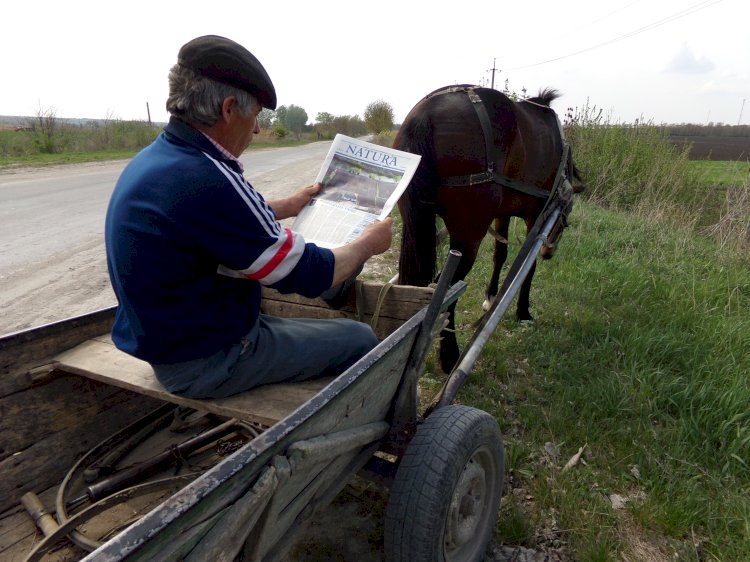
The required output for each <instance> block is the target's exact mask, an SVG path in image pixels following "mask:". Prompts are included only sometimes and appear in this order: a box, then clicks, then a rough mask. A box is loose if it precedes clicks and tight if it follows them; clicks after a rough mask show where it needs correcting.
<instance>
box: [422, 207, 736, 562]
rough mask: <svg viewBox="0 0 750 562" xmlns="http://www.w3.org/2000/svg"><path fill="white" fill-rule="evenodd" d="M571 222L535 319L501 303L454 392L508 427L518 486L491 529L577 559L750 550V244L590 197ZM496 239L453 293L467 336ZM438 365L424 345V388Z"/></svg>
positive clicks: (721, 556) (539, 291) (544, 280)
mask: <svg viewBox="0 0 750 562" xmlns="http://www.w3.org/2000/svg"><path fill="white" fill-rule="evenodd" d="M571 223H572V224H571V227H570V228H569V229H568V230H567V231H566V233H565V235H564V237H563V240H562V243H561V246H560V250H559V252H558V253H557V254H556V257H555V258H554V259H553V260H551V261H547V262H540V264H539V266H538V268H537V274H536V277H535V280H534V288H533V291H532V306H533V308H532V313H533V314H534V315H535V317H536V319H537V322H536V323H535V325H533V326H531V327H529V326H522V325H519V324H518V323H517V322H516V321H515V320H514V319H513V318H512V316H513V315H512V312H509V314H508V315H507V318H506V319H504V320H503V321H502V322H501V324H500V326H499V327H498V329H497V331H496V332H495V334H494V335H493V336H492V338H491V339H490V341H489V343H488V344H487V345H486V347H485V349H484V351H483V353H482V355H481V357H480V360H479V361H478V363H477V365H476V367H475V369H474V372H473V373H472V375H471V377H470V378H469V380H468V381H467V383H466V384H465V385H464V387H463V389H462V391H461V393H460V394H459V397H458V398H459V400H460V401H461V402H463V403H467V404H471V405H474V406H476V407H479V408H482V409H484V410H486V411H488V412H490V413H492V414H493V415H494V416H495V417H496V418H497V419H498V421H499V422H500V424H501V427H502V429H503V431H504V433H505V435H506V452H507V453H508V479H507V480H506V482H510V483H512V486H514V487H515V488H516V490H520V493H519V492H518V491H514V490H506V497H505V499H504V502H505V503H504V507H503V509H502V516H501V519H500V522H499V524H498V537H497V538H498V540H500V541H508V542H509V544H520V545H524V546H530V547H533V546H535V545H539V544H540V538H539V536H540V534H539V530H540V529H543V530H544V529H547V530H548V531H549V532H548V533H547V534H546V535H545V536H548V535H550V534H551V535H552V536H555V537H557V538H558V539H559V540H562V541H564V542H565V543H566V544H567V548H568V549H569V551H570V553H571V554H572V556H573V558H574V559H575V560H580V561H587V560H617V559H620V557H621V556H622V555H623V554H625V555H627V554H628V553H629V555H630V557H631V559H634V558H633V556H636V558H635V559H637V555H636V554H634V552H636V551H637V549H636V546H637V545H639V547H642V546H643V544H648V545H649V547H650V548H652V549H654V550H655V551H658V552H661V553H662V554H663V555H664V557H665V559H666V558H671V559H675V558H674V557H677V558H676V559H680V560H698V559H707V560H722V561H730V560H737V561H740V560H748V559H750V476H748V475H749V474H750V471H749V470H748V469H749V468H750V467H749V466H748V465H749V464H750V408H748V404H750V382H749V379H748V374H749V373H750V315H749V314H748V310H750V260H749V259H748V258H747V257H746V254H737V253H736V252H733V251H728V250H722V249H721V248H720V247H719V245H718V244H717V243H716V241H715V240H713V239H711V238H709V237H705V236H698V235H694V234H692V233H691V232H689V231H686V230H684V229H677V228H673V227H670V226H669V225H665V224H664V223H663V222H658V221H651V220H647V219H645V218H642V217H637V216H635V215H632V214H625V213H621V212H616V211H612V210H607V209H603V208H601V207H599V206H597V205H594V204H591V203H586V202H579V204H577V206H576V208H575V210H574V211H573V215H572V217H571ZM514 243H515V242H514ZM515 247H516V248H517V245H516V246H515ZM490 249H491V248H490V244H489V240H485V243H484V244H483V248H482V253H481V256H480V258H479V260H478V262H477V265H475V267H474V269H473V270H472V272H471V273H470V276H469V278H468V283H469V290H468V292H467V295H466V296H464V297H463V298H462V300H461V301H460V303H459V306H458V311H459V316H458V318H457V322H458V324H457V327H458V328H459V333H460V335H461V336H460V337H462V338H463V339H464V341H465V340H466V339H467V338H468V335H467V334H470V333H471V332H472V326H471V324H472V323H473V322H474V321H476V320H477V318H479V316H480V314H481V312H480V309H479V306H480V304H481V300H482V298H483V290H484V285H485V283H486V281H487V279H488V278H489V274H490V264H491V254H490ZM437 373H438V371H437V367H436V366H435V364H434V363H433V362H432V360H431V361H430V363H429V364H428V373H427V380H428V381H432V385H431V386H432V387H433V388H434V387H436V386H437V385H438V384H439V383H440V381H441V378H442V376H441V375H439V374H437ZM545 443H551V444H554V446H555V447H556V448H557V449H559V451H560V453H559V456H558V457H556V458H551V457H550V455H549V454H548V453H547V452H546V451H545ZM581 446H585V450H584V454H583V462H582V463H579V464H578V465H577V466H575V467H574V468H573V469H571V470H569V471H567V472H563V471H562V470H561V467H562V466H563V465H564V464H565V463H566V462H567V460H568V459H569V458H570V457H571V456H572V455H573V454H574V453H576V451H577V450H578V448H579V447H581ZM611 494H618V495H620V496H623V497H627V498H630V501H629V502H628V503H627V505H626V508H625V509H623V510H615V509H613V507H612V504H611V502H610V500H609V496H610V495H611ZM550 529H552V530H550ZM634 530H635V531H634ZM542 534H543V535H544V534H545V533H542ZM541 542H544V541H541ZM636 543H637V544H636ZM696 544H697V545H698V546H696ZM696 548H699V550H700V551H701V552H702V553H703V555H702V556H703V557H702V558H698V557H697V555H695V552H696Z"/></svg>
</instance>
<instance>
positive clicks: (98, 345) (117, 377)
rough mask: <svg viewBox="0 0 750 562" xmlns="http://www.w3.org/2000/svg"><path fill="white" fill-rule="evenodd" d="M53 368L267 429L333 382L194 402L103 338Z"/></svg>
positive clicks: (59, 358) (327, 379) (67, 353)
mask: <svg viewBox="0 0 750 562" xmlns="http://www.w3.org/2000/svg"><path fill="white" fill-rule="evenodd" d="M55 365H56V367H57V368H59V369H61V370H64V371H66V372H69V373H74V374H77V375H81V376H84V377H88V378H91V379H94V380H98V381H101V382H105V383H107V384H111V385H113V386H117V387H120V388H125V389H127V390H132V391H134V392H138V393H141V394H145V395H147V396H151V397H153V398H158V399H159V400H165V401H167V402H173V403H175V404H180V405H182V406H189V407H191V408H195V409H197V410H202V411H207V412H212V413H214V414H218V415H222V416H227V417H230V418H238V419H242V420H246V421H254V422H258V423H261V424H263V425H268V426H271V425H273V424H275V423H276V422H277V421H279V420H280V419H282V418H284V417H286V416H287V415H288V414H290V413H291V412H293V411H294V410H295V409H296V408H298V407H299V406H300V405H301V404H303V403H304V402H306V401H307V400H309V399H310V398H311V397H312V396H314V395H315V394H316V393H317V392H318V391H320V389H321V388H323V387H324V386H325V385H326V384H328V383H329V382H330V381H331V380H332V379H333V377H323V378H320V379H314V380H310V381H303V382H298V383H285V384H274V385H267V386H261V387H259V388H256V389H253V390H251V391H249V392H243V393H241V394H237V395H234V396H230V397H228V398H218V399H201V400H195V399H191V398H185V397H182V396H177V395H176V394H172V393H170V392H168V391H167V390H166V389H165V388H164V386H163V385H162V384H161V383H160V382H159V381H158V380H156V376H155V375H154V371H153V369H152V368H151V366H150V365H149V364H148V363H146V362H145V361H141V360H140V359H136V358H135V357H132V356H130V355H128V354H126V353H123V352H122V351H120V350H119V349H117V348H116V347H115V346H114V345H113V344H112V340H111V338H110V337H109V335H106V334H105V335H101V336H98V337H95V338H93V339H90V340H88V341H86V342H84V343H82V344H80V345H78V346H76V347H75V348H73V349H71V350H68V351H65V352H63V353H61V354H59V355H57V356H56V357H55Z"/></svg>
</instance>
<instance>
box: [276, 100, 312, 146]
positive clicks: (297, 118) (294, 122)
mask: <svg viewBox="0 0 750 562" xmlns="http://www.w3.org/2000/svg"><path fill="white" fill-rule="evenodd" d="M282 107H284V106H282ZM279 109H281V108H279ZM284 109H285V111H284V117H283V118H281V122H282V123H284V126H285V127H286V128H287V129H289V130H290V131H292V132H293V133H294V134H295V135H297V139H298V140H299V138H300V135H301V134H302V129H304V128H305V125H306V124H307V112H306V111H305V110H304V109H302V108H301V107H299V106H296V105H294V104H291V105H290V106H289V107H286V108H284ZM277 113H278V110H277Z"/></svg>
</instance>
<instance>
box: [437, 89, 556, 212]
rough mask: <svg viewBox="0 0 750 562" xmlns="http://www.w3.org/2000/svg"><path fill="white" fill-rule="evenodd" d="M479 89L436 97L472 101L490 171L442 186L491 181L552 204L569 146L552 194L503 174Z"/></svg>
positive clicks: (447, 181) (445, 181) (454, 178)
mask: <svg viewBox="0 0 750 562" xmlns="http://www.w3.org/2000/svg"><path fill="white" fill-rule="evenodd" d="M477 88H479V86H455V87H454V86H451V87H448V88H444V89H442V90H439V91H437V92H434V93H433V95H438V94H448V93H455V92H465V93H466V95H467V96H468V97H469V100H470V101H471V104H472V106H473V107H474V110H475V111H476V113H477V117H478V118H479V123H480V124H481V126H482V133H483V135H484V145H485V153H486V155H487V156H486V157H487V170H485V171H484V172H479V173H475V174H467V175H463V176H450V177H447V178H442V180H443V183H442V185H443V186H445V187H463V186H467V185H477V184H480V183H487V182H490V181H491V182H494V183H496V184H498V185H501V186H503V187H508V188H510V189H513V190H515V191H518V192H520V193H525V194H526V195H531V196H532V197H536V198H538V199H546V200H547V201H549V200H551V199H552V197H553V196H554V194H555V192H556V191H557V188H558V186H559V184H560V182H561V180H562V179H563V178H565V174H564V169H565V166H566V164H567V162H568V152H569V146H568V143H566V142H565V141H563V153H562V158H561V159H560V166H559V167H558V169H557V177H556V178H555V183H554V184H553V187H552V190H551V191H547V190H546V189H542V188H540V187H536V186H534V185H529V184H527V183H524V182H520V181H518V180H515V179H513V178H509V177H508V176H505V175H503V174H501V173H499V172H498V171H497V170H496V169H495V162H497V160H498V154H497V146H496V145H495V143H494V140H493V139H494V135H493V131H492V123H491V122H490V117H489V115H488V114H487V109H486V108H485V107H484V103H482V100H481V98H480V97H479V95H478V94H477V93H476V91H475V90H476V89H477ZM565 179H566V178H565Z"/></svg>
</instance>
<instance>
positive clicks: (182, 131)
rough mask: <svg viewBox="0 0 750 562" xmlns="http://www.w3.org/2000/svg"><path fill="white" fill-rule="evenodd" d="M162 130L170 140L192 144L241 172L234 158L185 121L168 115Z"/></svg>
mask: <svg viewBox="0 0 750 562" xmlns="http://www.w3.org/2000/svg"><path fill="white" fill-rule="evenodd" d="M164 132H165V133H166V134H167V136H168V137H171V138H172V140H176V141H177V142H180V143H183V144H188V145H190V146H193V147H195V148H196V149H198V150H200V151H201V152H207V153H208V154H210V155H211V156H212V157H213V158H216V159H217V160H221V161H222V162H226V163H228V164H229V165H230V166H232V167H233V168H235V169H237V171H238V172H240V173H241V172H242V170H241V169H240V166H239V163H238V162H237V161H236V160H235V159H229V158H227V157H226V156H225V155H224V154H223V153H222V152H221V151H220V150H219V149H218V148H217V147H216V146H215V145H214V143H213V142H211V140H210V139H209V138H207V137H206V136H205V135H204V134H203V133H201V132H200V131H199V130H198V129H196V128H195V127H193V126H191V125H189V124H188V123H186V122H185V121H183V120H181V119H178V118H177V117H174V116H172V117H170V118H169V123H168V124H167V126H166V127H165V128H164Z"/></svg>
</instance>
